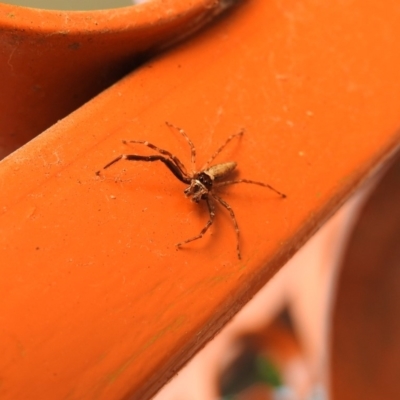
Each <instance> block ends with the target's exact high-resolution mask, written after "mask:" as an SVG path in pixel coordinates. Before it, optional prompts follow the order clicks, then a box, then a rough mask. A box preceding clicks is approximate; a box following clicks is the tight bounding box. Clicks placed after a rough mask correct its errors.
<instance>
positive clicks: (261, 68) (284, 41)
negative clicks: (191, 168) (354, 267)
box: [0, 0, 400, 399]
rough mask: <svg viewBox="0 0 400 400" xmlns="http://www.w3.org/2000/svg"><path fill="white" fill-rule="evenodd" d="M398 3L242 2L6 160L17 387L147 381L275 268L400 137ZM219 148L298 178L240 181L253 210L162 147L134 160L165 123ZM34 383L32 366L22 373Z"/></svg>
mask: <svg viewBox="0 0 400 400" xmlns="http://www.w3.org/2000/svg"><path fill="white" fill-rule="evenodd" d="M399 22H400V9H399V8H398V3H397V2H396V1H394V0H392V1H387V2H384V3H376V2H364V1H361V0H355V1H353V2H351V3H343V2H332V3H323V4H322V3H316V2H314V1H310V0H303V1H289V2H279V1H276V2H266V1H264V0H249V1H246V2H243V3H242V4H241V5H240V6H238V7H237V8H236V9H234V10H232V11H231V12H230V13H228V14H225V16H224V17H221V18H219V19H218V20H217V21H216V22H215V24H214V25H213V26H212V27H211V28H210V29H207V30H205V31H204V32H203V33H202V34H200V35H198V36H197V37H196V38H194V39H192V40H189V41H187V42H186V43H185V44H184V45H182V46H179V47H178V48H176V49H175V50H173V51H169V52H166V53H165V54H163V55H161V56H159V57H158V58H156V59H154V60H153V61H152V62H149V63H146V64H145V65H143V66H142V67H141V68H139V69H137V70H136V71H134V72H133V73H131V74H130V75H129V76H127V77H126V78H124V79H123V80H121V81H120V82H118V83H117V84H115V85H114V86H112V87H111V88H110V89H108V90H106V91H105V92H103V93H102V94H101V95H99V96H97V97H96V98H94V99H92V100H91V101H90V102H88V103H87V104H85V105H84V106H83V107H82V108H80V109H79V110H77V111H76V112H74V113H72V114H71V115H70V116H68V117H67V118H65V119H64V120H62V121H60V122H59V123H57V124H56V125H54V126H53V127H51V128H50V129H49V130H47V131H46V132H44V133H43V134H41V135H40V136H39V137H37V138H35V139H34V140H32V141H31V142H30V143H28V144H27V145H26V146H24V147H23V148H21V149H19V150H18V151H16V152H15V153H13V154H12V155H11V156H9V157H8V158H6V159H4V160H3V161H2V162H1V164H0V188H1V193H2V196H1V200H0V201H1V204H0V212H1V215H0V230H1V234H0V249H1V255H0V257H1V266H0V268H1V270H0V273H1V276H2V279H1V281H0V293H1V294H2V295H1V297H0V326H1V327H2V330H1V333H0V343H1V344H2V348H3V349H5V352H4V354H3V355H2V357H1V359H0V371H1V374H0V375H1V379H2V384H1V386H0V394H1V397H2V398H4V399H25V398H27V396H28V397H31V398H39V397H40V398H41V399H53V398H64V397H68V398H70V399H83V398H85V399H94V398H96V399H122V398H133V399H147V398H149V397H150V396H151V395H152V394H154V393H155V391H156V390H158V389H159V388H160V387H161V386H162V385H163V384H164V383H165V382H166V380H167V379H169V378H170V377H172V376H173V375H174V374H175V373H176V372H177V371H178V370H179V368H180V367H181V366H182V365H183V364H184V363H185V362H186V361H187V360H188V359H189V358H190V357H191V356H192V355H193V354H194V353H195V352H196V351H197V350H198V349H200V348H201V347H202V346H203V345H204V344H205V343H206V342H207V341H208V340H210V339H212V337H213V336H214V335H215V334H216V333H217V332H218V330H219V329H220V328H221V327H222V326H223V325H224V324H225V323H226V322H227V321H229V319H230V318H232V316H233V315H234V314H235V312H236V311H238V310H239V309H240V308H241V306H242V305H243V304H244V303H245V302H246V301H247V300H248V299H249V298H251V297H252V296H253V295H254V293H255V292H256V291H257V290H258V289H259V288H260V287H261V286H262V285H264V284H265V283H266V282H267V281H268V279H269V278H270V277H271V276H272V275H273V274H274V273H275V272H276V271H277V270H278V268H280V267H281V266H282V265H283V264H284V262H285V261H286V260H287V259H288V258H289V257H290V256H291V255H292V254H293V253H294V252H295V251H296V250H297V249H298V248H299V247H300V246H301V245H302V244H303V243H304V242H305V241H306V240H307V238H308V237H309V236H310V235H311V234H312V233H313V232H314V231H315V230H316V229H317V228H318V227H319V226H321V225H322V224H323V222H324V221H325V220H326V219H327V218H328V217H329V216H330V215H332V213H333V212H334V211H335V210H336V209H337V208H338V207H339V206H340V204H342V203H343V202H344V201H345V199H346V198H347V197H348V195H349V194H350V193H351V192H352V191H354V190H355V188H356V187H357V186H358V185H359V184H360V183H361V182H362V181H363V180H364V179H365V178H366V177H367V175H368V173H369V172H370V171H371V169H373V168H375V167H376V166H377V165H378V164H379V163H382V162H383V161H384V160H385V159H387V158H388V156H389V155H390V153H391V152H392V150H393V149H394V148H395V147H396V146H397V143H398V140H399V136H400V135H399V133H398V132H399V131H398V128H399V126H400V113H399V104H400V69H399V68H398V65H399V60H398V58H399V57H400V51H399V50H400V43H399V41H398V40H397V37H399V34H400V23H399ZM165 121H169V122H171V123H174V124H175V125H178V126H180V127H182V128H184V129H185V130H186V131H187V133H188V134H189V135H190V137H191V138H192V140H193V142H194V143H195V145H196V148H197V153H198V166H201V165H202V163H204V161H205V160H206V159H207V158H208V157H209V155H210V154H211V153H212V152H213V151H214V150H215V149H216V148H217V147H218V146H219V145H220V144H221V143H222V142H223V141H224V140H225V138H226V137H227V136H228V135H230V134H232V133H235V132H237V131H238V130H239V129H240V128H245V130H246V134H245V135H244V136H243V138H242V139H241V140H240V141H238V142H236V143H231V145H230V146H229V148H228V149H227V151H226V152H225V153H224V154H223V155H221V157H219V161H224V160H235V161H237V162H238V165H239V167H238V168H239V171H240V175H239V176H241V177H247V178H250V179H255V180H263V181H267V182H268V183H270V184H271V185H273V186H275V187H276V188H278V189H279V190H281V191H283V192H285V193H286V194H287V195H288V198H287V199H286V200H282V199H280V198H278V197H277V196H276V195H274V194H273V193H271V192H270V191H268V190H266V189H263V188H260V187H256V186H254V187H252V186H246V185H242V186H240V185H238V186H236V187H231V188H229V189H226V190H224V191H223V197H224V198H225V199H226V200H227V201H228V202H229V203H230V204H231V206H232V207H233V209H234V210H235V213H236V216H237V219H238V222H239V226H240V229H241V245H242V253H243V259H242V260H241V261H238V259H237V258H236V253H235V235H234V230H233V228H232V224H231V220H230V219H229V216H228V215H227V213H226V212H224V210H219V211H218V213H217V217H216V222H215V225H214V226H213V227H212V229H211V232H210V233H209V234H207V235H206V236H205V238H203V239H202V240H201V241H198V242H197V243H193V244H191V245H190V246H187V247H185V248H184V249H182V250H180V251H177V250H176V249H175V246H174V245H175V243H177V242H179V241H181V240H182V239H185V238H187V237H190V236H193V235H194V234H196V233H197V232H198V231H200V229H201V228H202V226H203V225H204V223H205V221H206V220H207V212H206V209H205V207H199V206H197V205H195V204H193V203H191V202H190V201H188V200H187V199H185V198H184V196H183V193H182V191H183V189H184V186H183V185H182V184H181V183H180V182H179V181H177V180H176V179H175V177H174V176H173V175H172V174H171V173H170V171H168V170H167V169H166V168H165V167H164V166H163V165H157V164H150V163H133V162H131V163H128V162H124V163H122V162H121V163H119V164H116V165H115V166H113V167H111V168H110V169H108V170H107V171H105V173H104V176H103V177H102V178H99V177H97V176H96V175H95V171H96V170H98V169H99V168H101V167H102V166H104V165H105V164H106V163H107V162H109V161H111V160H112V159H113V158H114V157H116V156H117V155H118V154H120V153H122V152H127V151H130V152H143V153H149V151H147V150H146V149H145V148H142V147H140V146H132V148H131V149H128V150H127V147H126V146H125V145H123V144H122V143H121V140H122V139H137V140H140V139H142V140H148V141H150V142H153V143H155V144H157V145H159V146H160V147H162V148H165V149H168V150H169V151H172V152H173V153H175V154H176V155H178V156H179V157H180V158H182V160H184V161H185V163H189V158H190V157H189V151H188V148H187V145H186V143H185V142H184V140H183V139H182V138H181V137H180V136H179V134H178V133H176V132H174V131H171V130H170V129H168V128H167V127H166V125H165ZM21 382H23V385H22V384H21Z"/></svg>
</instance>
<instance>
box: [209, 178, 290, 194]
mask: <svg viewBox="0 0 400 400" xmlns="http://www.w3.org/2000/svg"><path fill="white" fill-rule="evenodd" d="M237 183H251V184H252V185H258V186H264V187H266V188H268V189H270V190H272V191H274V192H275V193H276V194H279V196H281V197H282V198H286V194H283V193H281V192H279V191H278V190H276V189H275V188H273V187H272V186H271V185H268V183H264V182H256V181H250V180H249V179H239V180H237V181H225V182H216V183H214V185H213V187H214V188H217V187H221V186H227V185H235V184H237Z"/></svg>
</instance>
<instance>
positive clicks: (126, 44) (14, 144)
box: [0, 0, 226, 158]
mask: <svg viewBox="0 0 400 400" xmlns="http://www.w3.org/2000/svg"><path fill="white" fill-rule="evenodd" d="M225 8H226V4H224V3H221V2H220V1H214V0H190V1H188V0H163V1H151V2H147V3H143V4H140V5H137V6H132V7H123V8H118V9H109V10H96V11H54V10H53V11H52V10H40V9H33V8H26V7H18V6H14V5H8V4H3V3H1V4H0V88H1V92H0V110H1V111H0V132H1V136H0V158H3V157H5V156H6V155H7V154H9V153H10V152H11V151H13V150H15V149H17V148H18V147H20V146H21V145H23V144H25V143H26V142H27V141H28V140H30V139H31V138H32V137H34V136H36V135H37V134H39V133H40V132H42V131H43V130H44V129H46V128H48V127H49V126H50V125H52V124H54V123H55V122H57V120H59V119H61V118H63V117H65V116H66V115H67V114H69V113H70V112H72V111H73V110H75V109H76V108H78V107H80V106H81V105H82V104H84V103H85V102H86V101H88V100H89V99H90V98H91V97H93V96H95V95H96V94H97V93H99V92H100V91H101V90H103V89H105V88H106V87H108V86H110V85H111V84H112V83H114V82H115V81H116V80H118V79H120V78H121V77H122V76H123V75H124V74H126V73H127V72H129V71H130V70H131V69H132V68H133V66H137V65H139V64H140V63H141V62H143V61H144V60H145V59H148V58H149V57H150V56H151V54H154V53H155V52H157V51H158V52H159V51H160V49H162V48H165V47H167V46H168V45H171V44H172V43H176V42H178V41H179V40H181V39H182V36H184V37H187V36H188V34H189V33H193V32H195V31H196V30H198V29H199V28H200V27H201V26H203V25H204V24H205V23H206V22H208V21H209V20H210V19H212V18H213V17H214V16H215V15H216V14H219V13H220V12H221V11H223V10H224V9H225Z"/></svg>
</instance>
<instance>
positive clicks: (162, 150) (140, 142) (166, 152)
mask: <svg viewBox="0 0 400 400" xmlns="http://www.w3.org/2000/svg"><path fill="white" fill-rule="evenodd" d="M122 143H124V144H128V143H139V144H143V145H145V146H147V147H150V148H151V149H153V150H155V151H157V152H158V153H160V154H162V155H164V156H167V157H169V158H172V160H174V162H175V164H176V165H177V166H178V167H179V168H180V169H181V170H182V171H183V172H184V173H185V174H186V175H187V171H186V167H185V166H184V165H183V163H182V162H181V160H179V158H178V157H177V156H175V155H174V154H172V153H170V152H169V151H167V150H164V149H161V148H160V147H157V146H155V145H154V144H152V143H149V142H148V141H147V140H123V141H122Z"/></svg>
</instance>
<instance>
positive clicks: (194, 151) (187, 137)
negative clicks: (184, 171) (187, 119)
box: [165, 121, 196, 174]
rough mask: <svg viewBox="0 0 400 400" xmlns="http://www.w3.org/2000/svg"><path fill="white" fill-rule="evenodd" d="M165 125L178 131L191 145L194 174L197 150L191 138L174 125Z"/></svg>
mask: <svg viewBox="0 0 400 400" xmlns="http://www.w3.org/2000/svg"><path fill="white" fill-rule="evenodd" d="M165 123H166V124H167V126H168V127H170V128H174V129H176V130H177V131H178V132H179V133H180V134H181V135H182V136H183V137H184V138H185V140H186V141H187V143H188V144H189V146H190V155H191V157H190V162H191V166H192V174H193V173H194V172H195V171H196V148H195V147H194V144H193V142H192V141H191V140H190V138H189V136H188V135H187V134H186V132H185V131H184V130H183V129H181V128H178V127H177V126H175V125H172V124H171V123H169V122H167V121H166V122H165Z"/></svg>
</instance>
